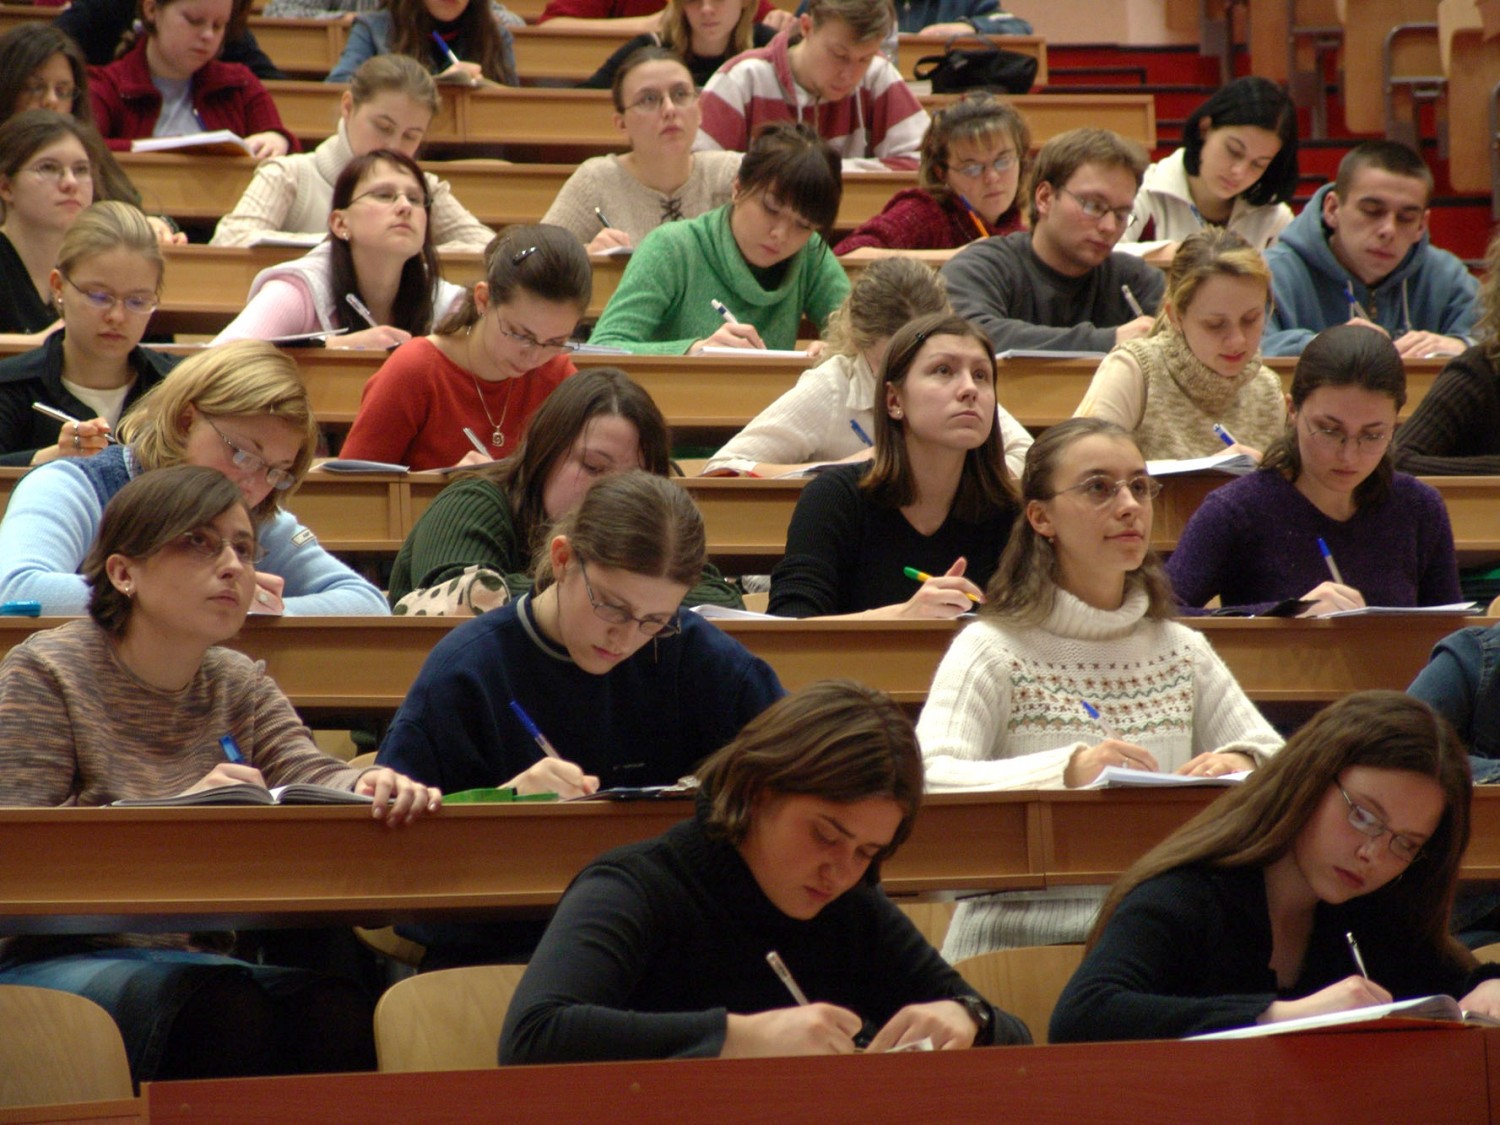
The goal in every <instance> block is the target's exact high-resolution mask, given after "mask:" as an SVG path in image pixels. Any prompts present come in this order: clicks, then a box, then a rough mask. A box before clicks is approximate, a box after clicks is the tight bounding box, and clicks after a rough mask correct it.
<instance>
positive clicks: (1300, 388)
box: [1260, 324, 1406, 508]
mask: <svg viewBox="0 0 1500 1125" xmlns="http://www.w3.org/2000/svg"><path fill="white" fill-rule="evenodd" d="M1319 387H1359V388H1361V389H1362V390H1366V391H1373V392H1374V393H1375V394H1381V395H1389V396H1390V397H1391V399H1392V400H1393V401H1394V402H1395V404H1396V411H1397V413H1400V411H1401V408H1402V407H1403V406H1405V405H1406V368H1405V367H1404V366H1403V365H1402V362H1401V353H1400V352H1398V351H1396V345H1395V344H1393V343H1391V338H1390V337H1389V336H1387V335H1386V334H1385V333H1384V332H1381V331H1380V330H1379V329H1376V328H1366V327H1365V326H1364V325H1363V324H1339V325H1335V326H1334V327H1332V328H1326V329H1324V330H1323V331H1322V332H1319V333H1318V334H1317V335H1316V336H1314V337H1313V338H1312V339H1311V340H1310V341H1308V344H1307V347H1305V348H1303V349H1302V355H1301V356H1300V357H1299V358H1298V360H1297V367H1296V369H1295V370H1294V371H1293V372H1292V390H1291V395H1292V409H1293V410H1294V411H1299V412H1300V411H1301V409H1302V404H1303V403H1304V402H1306V401H1307V396H1308V395H1310V394H1312V393H1313V391H1315V390H1317V389H1318V388H1319ZM1298 426H1299V422H1298V421H1297V420H1292V421H1289V422H1288V423H1287V428H1286V431H1285V432H1284V433H1283V434H1282V435H1281V436H1280V437H1279V438H1277V439H1276V440H1275V441H1273V442H1272V443H1271V447H1270V448H1269V449H1267V450H1266V452H1265V455H1264V456H1263V457H1262V458H1261V461H1260V469H1261V471H1271V472H1278V473H1280V474H1281V475H1282V476H1284V477H1286V479H1287V480H1289V481H1293V482H1295V481H1296V479H1297V478H1298V477H1299V476H1301V475H1302V450H1301V448H1300V446H1299V444H1298V434H1297V430H1298ZM1394 471H1395V470H1394V468H1393V467H1392V465H1391V443H1387V444H1386V447H1385V451H1384V452H1383V453H1381V455H1380V463H1379V464H1377V465H1376V466H1375V469H1374V471H1373V472H1371V473H1370V475H1369V476H1367V477H1366V478H1365V479H1364V480H1362V481H1360V482H1359V485H1358V487H1356V488H1355V490H1354V504H1355V507H1356V508H1362V507H1365V506H1366V505H1369V504H1378V503H1380V501H1382V500H1384V499H1385V498H1386V496H1387V495H1388V494H1389V493H1390V490H1391V474H1392V473H1393V472H1394Z"/></svg>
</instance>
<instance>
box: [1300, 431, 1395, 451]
mask: <svg viewBox="0 0 1500 1125" xmlns="http://www.w3.org/2000/svg"><path fill="white" fill-rule="evenodd" d="M1307 436H1308V437H1310V438H1312V440H1313V443H1314V444H1315V445H1317V446H1319V447H1320V448H1321V449H1323V450H1324V451H1325V452H1327V453H1342V452H1343V451H1344V447H1345V446H1346V445H1348V444H1349V442H1350V441H1351V440H1352V441H1353V442H1354V448H1355V451H1356V452H1357V453H1358V454H1359V455H1360V456H1361V457H1364V456H1367V455H1370V454H1374V453H1379V452H1380V451H1381V450H1383V449H1384V448H1385V447H1386V445H1387V444H1388V443H1389V442H1390V440H1391V433H1390V431H1389V430H1381V431H1380V432H1379V433H1373V434H1360V435H1359V437H1357V438H1353V439H1351V438H1350V437H1349V435H1348V434H1346V433H1344V431H1343V430H1322V429H1319V428H1318V427H1317V426H1314V425H1311V424H1309V425H1308V427H1307Z"/></svg>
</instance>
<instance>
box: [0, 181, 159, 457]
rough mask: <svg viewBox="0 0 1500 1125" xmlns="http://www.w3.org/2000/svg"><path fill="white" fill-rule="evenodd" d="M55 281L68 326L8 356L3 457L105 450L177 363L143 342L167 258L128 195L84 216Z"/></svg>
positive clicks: (0, 422)
mask: <svg viewBox="0 0 1500 1125" xmlns="http://www.w3.org/2000/svg"><path fill="white" fill-rule="evenodd" d="M48 280H49V283H50V284H49V287H50V289H51V291H52V300H53V303H54V307H55V308H56V309H57V312H58V318H59V320H61V322H62V324H63V331H61V332H54V333H52V335H50V336H48V337H47V339H46V341H45V342H44V343H43V344H42V346H41V347H39V348H35V349H33V350H31V351H29V352H25V353H23V354H21V355H17V356H11V357H10V358H9V359H6V360H0V465H40V464H41V463H42V462H44V461H51V460H53V459H54V458H57V457H89V456H92V455H93V454H95V453H98V452H99V451H100V450H101V449H103V448H104V447H105V445H106V444H107V443H108V441H109V440H110V439H109V435H110V434H111V433H112V432H113V431H114V428H115V426H116V425H117V424H118V423H119V421H120V415H122V414H123V413H124V412H125V411H126V410H127V409H129V408H130V407H131V406H133V405H135V403H136V401H137V400H138V399H140V397H141V396H142V395H143V394H145V393H146V392H147V391H148V390H150V389H151V388H152V387H154V386H156V384H157V383H159V382H161V380H162V377H163V376H165V375H166V373H167V372H168V371H170V370H171V369H172V368H173V367H174V366H175V365H176V363H177V357H175V356H169V355H166V354H164V353H162V352H158V351H153V350H151V349H150V348H143V347H141V346H140V343H141V337H142V336H143V335H145V332H146V326H147V325H148V324H149V323H150V322H151V314H152V312H153V311H155V309H156V305H157V300H158V294H159V293H160V292H161V280H162V258H161V248H160V244H159V243H158V242H157V238H156V232H155V231H153V230H152V229H151V224H150V223H149V222H148V221H147V219H146V216H145V215H143V214H141V213H140V211H138V210H136V209H135V208H134V207H132V206H130V205H129V204H128V203H95V204H94V205H93V206H92V207H89V208H88V209H87V210H85V211H84V212H83V214H81V215H79V216H78V219H77V221H76V222H75V223H74V224H73V225H72V226H71V227H69V228H68V233H67V234H66V235H64V236H63V240H62V247H61V249H60V250H59V251H58V255H57V266H56V268H55V269H53V271H52V275H51V277H50V278H49V279H48ZM33 403H41V404H42V405H44V406H48V407H51V408H52V409H53V410H54V411H61V412H62V413H63V414H66V415H69V416H70V417H71V418H73V419H74V421H67V422H59V421H58V419H57V418H55V417H53V416H51V415H45V414H42V413H40V412H38V411H36V410H34V409H32V404H33Z"/></svg>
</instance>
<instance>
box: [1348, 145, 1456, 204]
mask: <svg viewBox="0 0 1500 1125" xmlns="http://www.w3.org/2000/svg"><path fill="white" fill-rule="evenodd" d="M1365 168H1378V169H1379V170H1380V171H1382V172H1389V173H1390V174H1391V175H1393V176H1409V177H1410V178H1411V179H1413V180H1421V181H1422V183H1423V184H1424V185H1425V186H1426V188H1427V197H1428V200H1429V201H1430V200H1431V198H1432V169H1431V168H1429V167H1427V162H1426V161H1425V160H1423V159H1422V157H1421V154H1420V153H1417V152H1415V151H1414V150H1412V149H1410V148H1407V147H1406V146H1405V145H1404V144H1401V143H1399V142H1398V141H1361V142H1360V143H1359V144H1357V145H1355V146H1354V147H1353V148H1351V149H1350V150H1349V151H1348V152H1346V153H1345V154H1344V159H1342V160H1340V161H1339V171H1338V175H1337V176H1336V177H1335V178H1334V181H1333V193H1334V194H1335V195H1337V196H1338V197H1339V202H1340V203H1346V202H1348V199H1349V191H1350V189H1351V188H1353V186H1354V177H1355V176H1357V175H1359V173H1360V171H1361V170H1363V169H1365Z"/></svg>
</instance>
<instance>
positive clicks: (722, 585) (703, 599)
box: [389, 477, 745, 609]
mask: <svg viewBox="0 0 1500 1125" xmlns="http://www.w3.org/2000/svg"><path fill="white" fill-rule="evenodd" d="M476 564H477V565H479V566H483V567H488V568H489V569H490V570H495V571H498V572H499V573H500V574H502V575H504V577H505V585H506V586H507V588H509V590H510V593H511V596H512V597H519V596H520V595H521V594H523V593H525V592H526V591H528V590H530V589H531V575H530V574H528V573H527V571H528V570H529V569H530V567H531V559H530V557H529V554H528V552H527V550H526V544H525V543H523V542H522V541H521V538H520V536H519V535H518V534H517V533H516V526H515V522H514V520H513V518H512V516H511V510H510V499H509V497H507V496H506V495H505V493H504V492H502V491H501V490H500V489H499V487H498V486H496V485H494V484H491V483H490V482H489V481H487V480H483V479H481V478H479V477H466V478H464V479H463V480H457V481H454V482H453V483H452V484H450V485H448V486H447V487H446V488H444V489H443V490H442V491H441V492H439V493H438V494H437V497H436V498H435V499H434V500H433V502H432V503H431V504H430V505H429V506H428V508H427V510H426V511H425V512H423V513H422V516H421V518H420V519H418V520H417V525H416V526H415V527H413V528H412V529H411V534H410V535H408V536H407V537H406V542H405V543H402V544H401V550H400V552H399V553H398V554H397V555H396V562H395V565H394V567H393V568H392V570H391V586H390V593H389V597H390V600H391V605H395V604H396V603H397V602H398V601H400V600H401V599H402V598H404V597H405V596H406V595H407V594H409V593H411V592H412V591H413V590H420V589H425V588H427V587H428V586H436V585H437V584H438V583H440V582H445V581H447V580H448V579H450V578H457V577H458V576H459V575H460V574H462V573H463V570H464V568H465V567H467V566H474V565H476ZM683 604H684V605H688V606H694V605H723V606H732V607H734V608H735V609H744V608H745V603H744V600H743V599H742V598H741V597H740V595H739V591H737V590H736V589H735V588H734V587H733V586H731V585H729V583H728V582H725V581H724V579H723V577H722V576H721V575H720V574H719V572H718V571H717V570H715V569H714V568H713V567H711V566H706V567H704V568H703V574H702V575H700V576H699V579H698V584H697V585H696V586H694V587H693V588H692V589H691V590H689V591H688V595H687V597H686V598H684V599H683Z"/></svg>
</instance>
